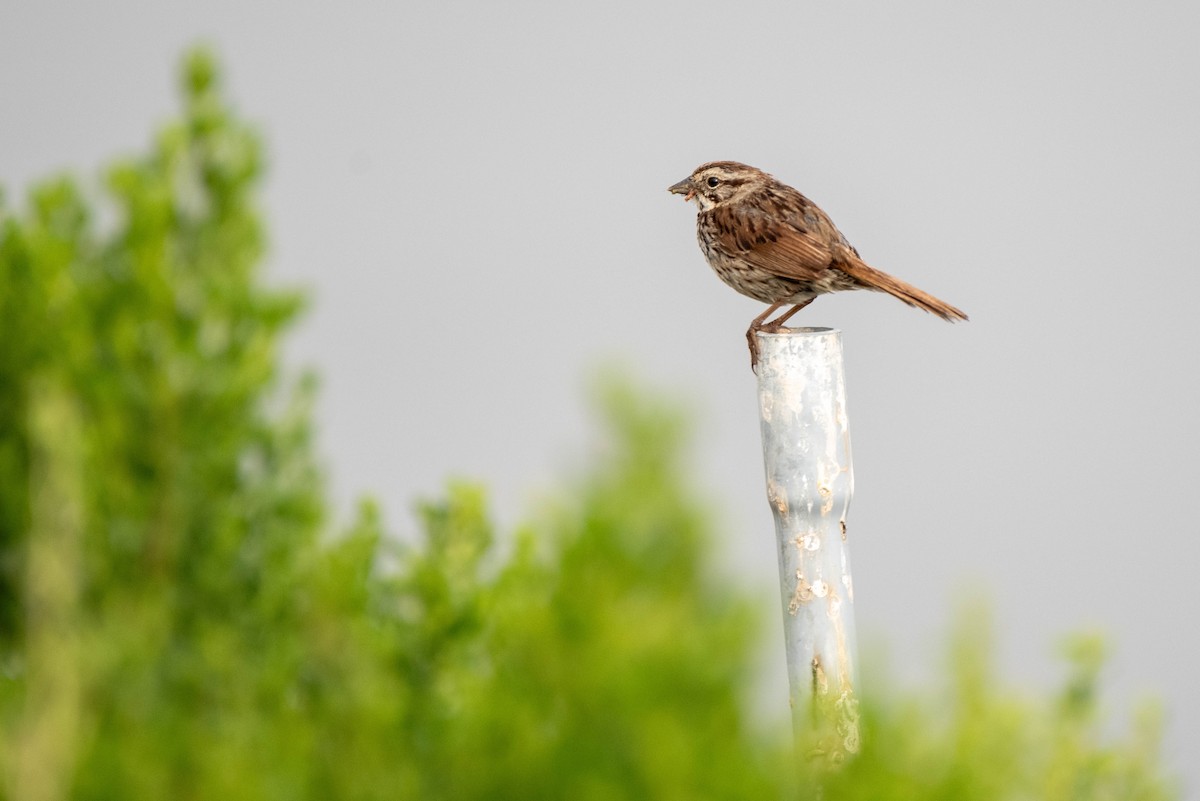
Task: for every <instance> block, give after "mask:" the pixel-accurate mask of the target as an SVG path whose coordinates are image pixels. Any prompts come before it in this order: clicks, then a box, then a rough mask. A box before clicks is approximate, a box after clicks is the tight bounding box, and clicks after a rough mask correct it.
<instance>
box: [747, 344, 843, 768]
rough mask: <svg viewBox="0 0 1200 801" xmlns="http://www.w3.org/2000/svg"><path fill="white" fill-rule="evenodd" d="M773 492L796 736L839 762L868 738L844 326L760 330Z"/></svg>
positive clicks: (813, 752) (818, 754)
mask: <svg viewBox="0 0 1200 801" xmlns="http://www.w3.org/2000/svg"><path fill="white" fill-rule="evenodd" d="M756 336H757V338H758V348H759V361H758V367H757V371H756V372H757V374H758V397H759V409H760V413H761V420H762V440H763V462H764V464H765V467H766V479H767V499H768V501H769V502H770V505H771V512H772V514H773V515H774V517H775V533H776V537H777V543H778V551H779V582H780V589H781V592H782V596H783V631H784V640H785V643H786V648H787V663H788V684H789V690H790V700H791V708H792V723H793V725H794V727H795V731H796V742H797V745H798V746H801V747H802V748H803V749H804V750H805V751H806V752H807V753H808V755H809V756H811V757H813V758H818V759H822V760H824V761H828V763H829V764H838V763H840V762H842V761H844V760H845V759H846V758H847V757H849V756H851V755H853V754H854V753H856V752H857V751H858V748H859V720H858V694H857V676H856V673H857V661H858V652H857V646H856V644H855V636H854V582H853V579H852V577H851V573H850V552H849V550H848V547H847V540H846V512H847V510H848V509H849V507H850V497H851V495H852V494H853V491H854V473H853V470H852V469H851V465H850V426H849V423H848V420H847V417H846V386H845V374H844V368H843V364H842V337H841V332H839V331H836V330H833V329H830V328H785V329H783V330H782V331H780V332H778V333H766V332H758V333H757V334H756Z"/></svg>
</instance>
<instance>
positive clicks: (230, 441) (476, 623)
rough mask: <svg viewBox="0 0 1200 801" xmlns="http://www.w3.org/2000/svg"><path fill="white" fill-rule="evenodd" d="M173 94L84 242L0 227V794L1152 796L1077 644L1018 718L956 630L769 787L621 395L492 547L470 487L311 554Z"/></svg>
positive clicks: (702, 562)
mask: <svg viewBox="0 0 1200 801" xmlns="http://www.w3.org/2000/svg"><path fill="white" fill-rule="evenodd" d="M182 89H183V96H184V103H185V108H184V113H183V117H182V120H181V121H180V122H178V123H177V124H173V125H171V126H169V127H168V128H167V129H166V130H165V131H164V132H163V133H162V134H161V135H160V136H159V137H158V139H157V140H156V142H155V143H154V145H153V147H152V148H151V150H150V152H149V154H148V155H146V156H144V157H141V158H137V159H132V160H128V161H125V162H122V163H121V164H118V165H117V166H116V167H114V168H113V169H111V170H110V171H109V172H108V173H107V180H106V187H107V197H108V202H109V205H111V206H112V207H113V208H114V209H115V214H114V215H110V216H113V217H115V222H114V223H112V224H111V225H99V224H97V222H96V219H97V217H98V214H97V212H96V211H94V210H93V207H94V206H95V205H96V204H95V202H94V201H89V200H88V199H87V198H86V197H85V196H84V194H83V193H82V192H81V191H80V190H79V189H77V188H76V186H75V184H74V183H72V182H71V181H69V180H66V179H62V180H57V181H51V182H49V183H47V184H45V185H43V186H41V187H39V188H37V189H35V190H34V191H33V193H32V195H31V197H30V201H29V207H28V209H27V210H25V211H23V212H21V213H20V214H16V213H13V212H10V211H9V210H8V209H7V208H6V207H3V206H0V290H2V291H0V321H2V324H3V326H4V328H3V331H4V336H3V337H0V774H2V776H3V782H2V784H0V798H7V799H21V801H25V800H26V799H34V800H35V801H36V800H37V799H65V798H72V799H113V798H121V799H127V798H128V799H136V798H147V799H163V798H171V799H193V798H194V799H204V798H212V799H218V798H219V799H305V798H311V799H397V798H422V799H448V800H449V799H494V798H571V799H583V800H584V801H590V800H591V799H596V800H597V801H599V800H600V799H626V798H630V799H632V798H637V799H646V798H653V799H685V798H686V799H694V798H706V799H723V798H728V799H741V798H755V799H760V798H784V797H792V796H799V797H804V798H810V797H813V796H814V792H815V785H818V784H819V785H823V786H824V788H825V797H826V798H831V799H833V798H838V799H859V798H863V799H865V798H872V799H887V798H897V799H899V798H904V799H910V798H927V799H943V798H944V799H951V798H953V799H965V798H979V799H991V798H995V799H1026V798H1038V799H1052V800H1053V799H1083V798H1089V799H1109V798H1112V799H1118V798H1120V799H1144V800H1145V801H1151V800H1152V799H1166V798H1171V797H1173V796H1172V794H1171V790H1170V788H1169V787H1168V786H1167V785H1166V784H1165V783H1164V781H1163V779H1162V778H1161V769H1160V767H1159V766H1158V755H1157V732H1158V730H1159V724H1158V721H1157V720H1156V719H1154V717H1153V714H1152V713H1148V714H1147V715H1146V716H1144V717H1143V718H1142V719H1141V720H1140V721H1139V723H1138V726H1137V728H1136V730H1135V732H1134V733H1133V735H1132V736H1131V737H1130V738H1129V740H1128V741H1125V742H1116V743H1111V742H1107V741H1105V740H1104V739H1103V738H1101V737H1100V736H1099V734H1098V733H1097V731H1098V728H1099V723H1100V721H1099V714H1098V711H1097V697H1098V690H1097V679H1098V672H1099V669H1100V665H1101V662H1102V648H1101V647H1100V646H1099V644H1098V643H1097V641H1096V640H1094V639H1087V638H1081V639H1077V640H1075V641H1073V643H1072V645H1071V646H1070V648H1069V654H1068V655H1069V659H1070V664H1071V666H1072V672H1071V674H1070V676H1069V678H1068V680H1067V682H1066V685H1065V688H1064V690H1063V691H1062V693H1061V695H1060V696H1059V697H1057V698H1054V699H1051V700H1050V701H1049V702H1045V701H1043V702H1040V703H1039V702H1031V701H1029V700H1027V699H1024V698H1022V697H1020V696H1018V695H1016V694H1014V693H1012V692H1010V691H1006V690H1003V689H1000V688H999V687H998V682H997V680H996V678H995V677H994V676H993V675H992V674H991V672H990V667H989V665H990V663H991V660H990V655H989V653H988V649H989V640H988V638H987V635H986V630H987V627H986V626H984V625H981V622H980V616H979V615H978V614H974V615H968V616H967V617H966V618H965V622H964V623H963V625H962V626H961V627H960V630H959V632H958V633H957V634H956V636H955V637H954V640H953V641H954V651H953V659H952V663H953V668H952V670H951V673H950V679H949V680H948V681H947V683H946V685H945V686H944V687H942V688H939V691H938V693H937V694H935V695H934V696H932V697H930V698H910V697H905V696H904V695H902V694H900V693H898V692H895V691H888V692H887V693H878V692H877V693H876V694H875V695H873V696H870V697H868V698H866V699H865V700H864V702H863V704H862V715H863V718H862V719H863V723H864V736H863V750H862V752H861V753H860V754H859V755H858V757H857V758H856V759H853V760H851V761H850V762H849V763H847V764H846V765H845V766H843V767H842V768H841V769H840V770H836V771H833V772H822V771H820V770H818V769H817V768H816V767H815V766H813V765H811V764H809V763H807V762H805V761H804V760H800V761H799V762H798V763H796V762H795V760H794V759H793V755H792V749H791V747H790V735H789V733H788V732H787V730H786V728H784V726H783V723H782V721H783V720H784V719H785V718H786V717H787V715H786V711H785V710H780V715H779V716H778V718H779V719H778V720H766V721H764V720H760V719H758V718H757V717H756V716H755V715H753V714H752V713H751V712H750V708H751V706H750V704H749V703H748V699H747V695H748V694H750V693H751V692H752V690H753V684H754V680H755V673H756V665H757V654H758V653H759V649H760V645H761V635H762V633H763V629H764V626H763V622H764V618H765V617H766V616H767V615H771V614H774V609H775V606H774V604H773V603H771V602H769V600H767V599H768V598H769V596H765V595H764V594H761V593H752V592H749V591H747V590H746V589H744V588H742V587H739V586H737V585H736V584H734V583H732V582H731V581H730V579H729V578H728V577H724V576H722V575H721V574H720V573H718V572H717V571H715V570H714V569H713V565H712V560H713V556H714V554H713V549H712V541H713V532H712V531H711V529H710V526H709V522H708V516H707V515H706V514H705V512H706V509H705V508H704V504H703V503H702V502H701V500H700V499H699V498H698V497H697V495H696V493H695V492H694V491H693V490H692V489H690V488H689V486H688V485H687V483H686V481H685V480H684V479H683V477H682V476H683V473H684V471H683V470H682V469H681V460H682V457H681V453H682V451H681V448H682V445H683V441H684V438H685V437H684V435H685V430H684V429H685V426H684V425H683V424H682V423H681V422H680V418H679V415H678V413H677V412H676V411H675V409H674V407H673V406H671V405H669V404H664V403H661V402H655V401H653V400H651V399H649V398H647V397H645V396H644V395H642V394H641V393H638V392H635V391H633V390H632V389H630V388H629V386H628V385H626V384H623V383H621V382H619V381H615V380H612V379H609V380H606V381H604V382H602V384H601V388H600V391H599V393H598V394H599V397H600V398H601V402H600V407H601V415H602V418H603V420H604V421H605V422H606V424H607V429H606V434H605V436H604V447H603V448H601V449H600V450H599V452H598V453H597V454H596V455H595V456H594V458H592V459H590V460H589V461H588V465H589V466H588V470H587V472H586V473H585V474H583V475H582V476H580V477H579V478H578V479H577V480H576V481H575V482H574V483H573V484H569V485H567V486H565V487H563V488H561V489H560V492H559V495H558V496H557V498H556V500H555V502H554V503H553V504H549V505H548V508H546V509H543V510H542V511H541V512H540V513H539V514H538V515H537V516H536V517H535V519H534V521H533V522H531V523H529V524H527V525H526V526H524V527H523V528H522V529H520V530H519V531H518V532H516V533H515V534H514V535H513V536H511V537H498V536H497V534H496V532H495V531H494V529H493V526H492V524H491V522H490V519H489V515H488V511H487V507H486V502H485V497H484V493H483V492H482V490H481V489H480V488H478V487H475V486H471V485H465V484H464V485H454V486H451V487H450V489H449V492H448V494H447V496H446V497H445V498H444V499H441V500H438V501H433V502H429V503H426V504H424V505H422V506H421V507H420V509H419V519H420V529H421V538H420V539H419V541H417V542H416V543H414V544H412V545H410V546H407V547H401V546H399V545H396V544H395V543H394V542H393V541H392V540H389V539H388V538H387V537H385V536H384V535H383V534H382V526H381V524H380V520H379V514H378V512H377V510H376V509H375V508H374V507H373V506H371V505H370V504H364V505H363V507H362V509H361V510H360V513H359V515H358V517H357V519H356V520H355V521H354V523H353V524H352V525H351V526H350V527H349V528H348V529H347V530H346V531H344V532H341V533H340V534H338V535H337V536H323V534H324V533H325V532H326V530H327V529H326V524H325V508H326V504H325V500H324V498H323V494H322V486H321V480H320V476H319V474H318V471H317V470H316V468H315V466H314V458H313V454H312V445H311V438H310V417H311V409H310V403H311V399H312V392H313V388H312V383H311V381H302V382H301V383H300V384H299V385H298V386H295V387H291V388H288V387H285V386H281V382H280V379H279V375H278V368H277V348H278V341H279V337H280V335H281V334H282V333H283V332H284V331H285V330H286V328H287V326H288V325H289V323H291V322H292V321H293V320H295V318H296V315H297V312H298V310H299V308H300V301H299V298H298V297H297V296H296V295H294V294H290V293H285V292H280V291H277V290H269V289H265V288H264V287H263V286H262V284H261V281H260V279H259V277H258V275H257V272H256V271H257V267H258V264H259V260H260V257H261V254H262V250H263V234H262V226H261V223H260V220H259V216H258V214H257V212H256V210H255V207H254V198H253V190H254V188H255V185H256V182H257V180H258V178H259V176H260V172H261V147H260V145H259V143H258V141H257V139H256V137H255V136H254V135H253V134H252V132H251V131H250V130H249V129H248V128H247V127H246V126H245V125H244V124H243V123H242V122H241V121H240V120H238V119H237V118H236V117H235V116H234V115H233V114H232V113H231V112H230V110H229V108H228V106H227V105H226V103H225V102H224V100H223V99H222V96H221V94H220V80H219V74H218V71H217V70H216V68H215V65H214V63H213V61H212V60H211V59H210V58H208V57H207V56H205V55H204V54H203V53H196V54H193V55H192V56H190V57H189V58H188V60H187V62H186V64H185V68H184V78H183V82H182ZM100 208H101V209H105V208H107V207H105V206H100ZM281 399H282V400H281ZM876 686H878V685H876ZM801 750H803V749H801ZM797 770H798V771H799V773H800V781H801V782H802V783H803V784H802V788H803V789H800V788H798V787H797V786H796V785H795V782H796V772H797Z"/></svg>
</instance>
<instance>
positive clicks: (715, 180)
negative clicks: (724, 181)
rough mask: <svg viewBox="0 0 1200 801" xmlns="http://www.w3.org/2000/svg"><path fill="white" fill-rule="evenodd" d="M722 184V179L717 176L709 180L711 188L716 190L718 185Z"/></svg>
mask: <svg viewBox="0 0 1200 801" xmlns="http://www.w3.org/2000/svg"><path fill="white" fill-rule="evenodd" d="M720 183H721V179H720V178H718V177H717V176H715V175H714V176H712V177H711V178H709V179H708V185H709V186H711V187H712V188H713V189H716V188H717V185H718V184H720Z"/></svg>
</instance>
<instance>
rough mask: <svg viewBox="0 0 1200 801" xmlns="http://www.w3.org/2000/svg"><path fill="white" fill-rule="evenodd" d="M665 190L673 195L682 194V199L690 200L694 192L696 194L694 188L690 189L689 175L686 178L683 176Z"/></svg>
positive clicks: (690, 180)
mask: <svg viewBox="0 0 1200 801" xmlns="http://www.w3.org/2000/svg"><path fill="white" fill-rule="evenodd" d="M667 191H668V192H670V193H671V194H673V195H683V199H684V200H691V199H692V197H693V196H695V194H696V190H695V189H692V179H691V177H690V176H689V177H687V178H684V179H683V180H682V181H680V182H679V183H677V184H674V185H673V186H671V187H670V188H669V189H667Z"/></svg>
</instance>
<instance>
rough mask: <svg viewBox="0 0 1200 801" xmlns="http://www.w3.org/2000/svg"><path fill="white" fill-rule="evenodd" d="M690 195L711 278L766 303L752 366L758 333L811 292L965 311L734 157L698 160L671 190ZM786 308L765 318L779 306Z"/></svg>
mask: <svg viewBox="0 0 1200 801" xmlns="http://www.w3.org/2000/svg"><path fill="white" fill-rule="evenodd" d="M669 191H671V192H673V193H675V194H677V195H683V196H684V200H695V201H696V205H697V206H698V207H699V208H700V211H699V212H698V213H697V214H696V237H697V239H699V240H700V249H701V250H702V251H704V257H705V258H706V259H708V264H709V266H710V267H712V268H713V271H714V272H716V274H717V276H718V277H719V278H720V279H721V280H722V281H724V282H725V283H727V284H729V286H731V287H733V288H734V289H736V290H737V291H738V292H741V293H742V294H743V295H747V296H749V297H752V298H754V299H755V300H759V301H762V302H763V303H769V304H771V306H770V308H768V309H767V310H766V311H765V312H763V313H762V314H760V315H758V316H757V317H755V318H754V322H752V323H750V329H749V330H748V331H746V339H747V341H748V342H749V343H750V367H751V369H753V368H754V366H755V365H756V364H757V363H758V340H757V339H756V338H755V336H754V335H755V334H756V333H757V332H758V331H771V332H774V331H779V330H780V329H782V328H783V324H784V323H785V322H787V320H788V318H790V317H791V316H792V315H793V314H795V313H796V312H798V311H800V310H801V309H803V308H804V307H805V306H807V305H808V304H810V303H812V302H813V299H814V298H816V296H817V295H823V294H825V293H827V292H842V291H844V290H847V289H873V290H876V291H878V292H887V293H888V294H890V295H893V296H894V297H897V298H899V299H900V300H902V301H904V302H905V303H907V304H908V305H909V306H915V307H917V308H918V309H924V310H925V311H927V312H930V313H932V314H936V315H937V316H938V317H941V318H942V319H943V320H949V321H951V322H953V321H955V320H966V319H967V315H966V314H964V313H963V312H961V311H960V310H958V309H956V308H954V307H953V306H951V305H950V304H948V303H945V302H943V301H940V300H938V299H937V298H935V297H934V296H933V295H930V294H929V293H927V292H922V291H921V290H919V289H917V288H916V287H915V286H911V285H909V284H906V283H904V282H903V281H901V280H899V279H897V278H893V277H892V276H890V275H888V274H887V273H884V272H880V271H879V270H876V269H875V268H873V267H870V266H868V265H867V264H866V262H864V261H863V260H862V259H860V258H859V256H858V251H857V250H855V249H854V248H853V247H852V246H851V245H850V243H849V242H847V241H846V237H844V236H842V233H841V231H839V230H838V229H837V228H836V227H835V226H834V224H833V221H832V220H830V219H829V215H827V214H826V213H825V212H823V211H821V209H820V208H818V207H817V205H816V204H815V203H813V202H812V201H811V200H809V199H808V198H806V197H805V196H804V195H802V194H800V193H799V192H797V191H796V190H795V189H792V188H791V187H790V186H788V185H786V184H782V183H780V182H779V181H777V180H775V179H774V178H772V177H771V176H770V175H767V174H766V173H765V172H763V171H762V170H757V169H755V168H754V167H750V166H748V165H745V164H739V163H738V162H736V161H714V162H710V163H708V164H702V165H700V166H699V167H697V168H696V170H695V172H693V173H692V174H691V175H689V176H688V177H687V178H684V179H683V180H682V181H680V182H679V183H677V184H675V185H674V186H672V187H670V190H669ZM787 304H792V308H791V309H789V310H788V311H786V312H784V313H783V314H781V315H780V316H779V317H777V318H775V319H774V320H772V321H770V322H764V321H765V320H766V319H767V318H768V317H770V316H771V315H772V314H774V313H775V311H776V310H777V309H779V307H781V306H784V305H787Z"/></svg>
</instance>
